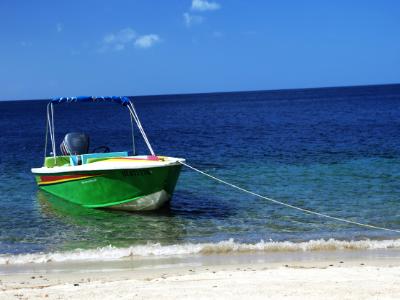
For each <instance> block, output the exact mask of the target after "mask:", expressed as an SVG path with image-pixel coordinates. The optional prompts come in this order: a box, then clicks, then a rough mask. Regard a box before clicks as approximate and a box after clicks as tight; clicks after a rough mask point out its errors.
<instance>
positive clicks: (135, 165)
mask: <svg viewBox="0 0 400 300" xmlns="http://www.w3.org/2000/svg"><path fill="white" fill-rule="evenodd" d="M164 158H165V159H167V160H164V161H146V162H144V163H143V161H141V162H132V161H130V162H126V161H125V162H108V163H106V162H105V161H99V162H94V163H90V164H84V165H79V166H55V167H52V168H48V167H40V168H32V169H31V172H32V173H33V174H35V175H46V174H60V175H61V174H65V173H67V174H69V173H75V172H80V173H81V172H84V173H85V172H97V171H117V170H138V169H151V168H162V167H169V166H175V165H180V164H181V162H185V159H183V158H175V157H164Z"/></svg>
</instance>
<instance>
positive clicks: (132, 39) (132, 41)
mask: <svg viewBox="0 0 400 300" xmlns="http://www.w3.org/2000/svg"><path fill="white" fill-rule="evenodd" d="M160 41H161V39H160V37H159V36H158V35H157V34H146V35H137V34H136V32H135V31H134V30H133V29H132V28H130V27H127V28H124V29H122V30H120V31H118V32H114V33H108V34H106V35H105V36H103V40H102V42H101V46H100V48H99V49H98V51H99V52H107V51H123V50H125V49H128V48H129V47H132V46H135V47H136V48H150V47H152V46H153V45H154V44H156V43H158V42H160Z"/></svg>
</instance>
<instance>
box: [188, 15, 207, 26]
mask: <svg viewBox="0 0 400 300" xmlns="http://www.w3.org/2000/svg"><path fill="white" fill-rule="evenodd" d="M183 20H184V21H185V24H186V26H187V27H190V26H192V25H193V24H200V23H203V21H204V18H203V17H202V16H196V15H191V14H189V13H187V12H185V13H184V14H183Z"/></svg>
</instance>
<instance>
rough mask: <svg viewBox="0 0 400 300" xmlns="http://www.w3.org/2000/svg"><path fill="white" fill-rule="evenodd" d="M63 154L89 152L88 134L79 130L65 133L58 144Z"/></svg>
mask: <svg viewBox="0 0 400 300" xmlns="http://www.w3.org/2000/svg"><path fill="white" fill-rule="evenodd" d="M60 150H61V153H62V154H63V155H81V154H87V153H88V152H89V136H87V135H86V134H84V133H80V132H70V133H67V134H66V135H65V137H64V140H63V141H62V143H61V145H60Z"/></svg>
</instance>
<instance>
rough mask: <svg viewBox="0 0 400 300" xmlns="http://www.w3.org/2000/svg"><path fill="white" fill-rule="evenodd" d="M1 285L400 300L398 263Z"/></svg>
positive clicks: (71, 295)
mask: <svg viewBox="0 0 400 300" xmlns="http://www.w3.org/2000/svg"><path fill="white" fill-rule="evenodd" d="M0 280H1V282H0V299H85V300H89V299H102V300H104V299H227V298H229V299H282V298H285V299H399V298H400V261H398V260H393V259H392V260H375V261H372V260H370V261H365V260H363V262H361V261H350V262H340V261H330V262H329V261H324V262H321V261H319V262H312V261H311V262H297V263H287V264H282V263H276V264H273V263H268V264H266V263H261V264H251V265H250V264H235V265H232V264H231V265H226V266H225V265H217V266H200V267H178V268H177V267H172V268H166V269H160V268H158V269H145V270H123V271H112V270H108V271H104V272H102V271H96V272H89V273H85V272H82V270H75V271H71V272H66V273H65V272H63V273H56V272H53V273H32V274H14V275H3V276H1V277H0Z"/></svg>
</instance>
